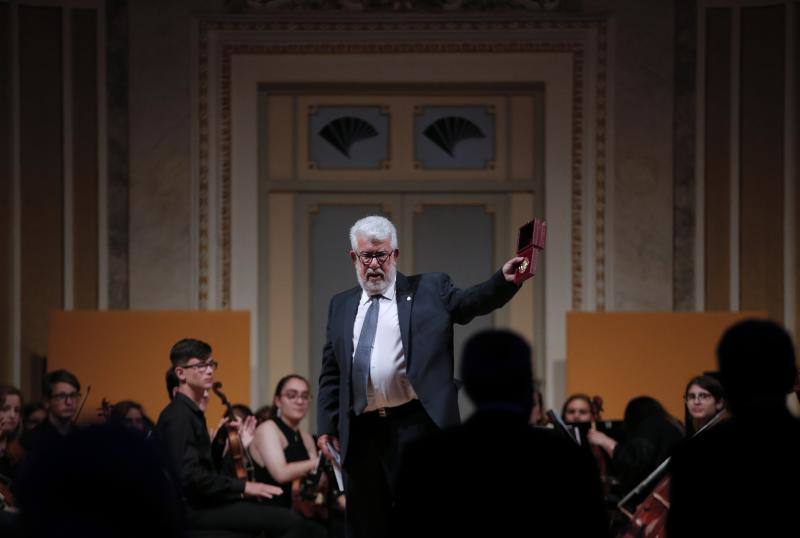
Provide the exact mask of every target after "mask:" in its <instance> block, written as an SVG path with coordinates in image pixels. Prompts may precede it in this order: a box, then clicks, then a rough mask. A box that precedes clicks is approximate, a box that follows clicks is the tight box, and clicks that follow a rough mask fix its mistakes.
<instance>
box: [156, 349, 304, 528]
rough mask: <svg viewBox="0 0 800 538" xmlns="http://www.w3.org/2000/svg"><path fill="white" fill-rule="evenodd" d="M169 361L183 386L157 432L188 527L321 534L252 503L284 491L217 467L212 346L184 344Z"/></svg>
mask: <svg viewBox="0 0 800 538" xmlns="http://www.w3.org/2000/svg"><path fill="white" fill-rule="evenodd" d="M170 361H171V362H172V367H173V369H174V372H175V375H176V376H177V377H178V380H179V383H180V384H179V386H178V391H177V393H176V394H175V397H174V399H173V400H172V402H171V403H170V404H169V405H167V407H166V408H164V410H163V411H162V412H161V415H160V416H159V418H158V423H157V424H156V431H157V432H158V435H159V437H160V438H161V441H162V442H163V443H164V447H165V449H166V451H167V453H168V454H169V456H170V460H171V462H172V465H173V467H174V469H173V471H174V473H175V475H176V478H177V482H178V483H179V484H180V488H181V492H182V494H183V498H184V500H185V505H186V521H187V526H188V527H190V528H193V529H217V530H230V531H236V532H245V533H248V532H252V533H259V532H266V534H267V536H282V537H294V536H297V537H301V536H302V537H311V536H315V535H316V534H317V533H318V532H319V531H318V530H317V529H316V528H315V527H314V526H312V525H311V524H310V522H307V521H305V520H304V519H302V518H301V517H300V516H299V515H297V514H296V513H294V512H291V511H289V510H286V509H285V508H278V507H274V506H265V505H260V504H258V503H256V502H253V501H257V500H258V499H262V498H266V499H269V498H272V497H273V496H274V495H280V494H281V493H282V490H281V489H280V488H278V487H275V486H271V485H268V484H262V483H260V482H250V481H245V480H239V479H237V478H234V477H231V476H227V475H224V474H221V473H220V472H219V471H218V470H217V469H216V468H215V466H214V463H213V460H212V456H211V440H210V438H209V435H208V430H207V428H206V422H205V416H204V414H203V411H202V407H203V406H202V405H201V404H202V402H203V397H204V394H207V391H208V390H209V389H211V386H212V385H213V383H214V371H215V370H216V368H217V362H216V361H214V360H213V358H212V357H211V346H209V345H208V344H206V343H205V342H202V341H200V340H194V339H183V340H180V341H179V342H177V343H176V344H175V345H174V346H173V347H172V351H171V352H170Z"/></svg>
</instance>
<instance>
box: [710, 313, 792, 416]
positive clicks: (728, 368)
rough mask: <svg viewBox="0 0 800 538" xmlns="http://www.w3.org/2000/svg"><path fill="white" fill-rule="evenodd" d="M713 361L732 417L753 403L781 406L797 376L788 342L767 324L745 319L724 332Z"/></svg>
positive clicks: (784, 334) (786, 336)
mask: <svg viewBox="0 0 800 538" xmlns="http://www.w3.org/2000/svg"><path fill="white" fill-rule="evenodd" d="M717 360H718V361H719V372H720V378H721V379H722V385H723V387H724V388H725V393H726V394H727V396H728V403H729V405H730V407H731V409H732V410H733V412H734V413H736V411H737V409H741V408H742V407H747V406H748V405H749V404H751V403H753V402H758V401H760V402H766V401H771V402H775V403H778V402H784V400H785V397H786V394H787V393H788V392H790V391H791V390H792V386H793V385H794V380H795V376H796V374H797V366H796V365H795V356H794V347H793V345H792V339H791V337H790V336H789V333H787V332H786V330H785V329H784V328H783V327H781V326H780V325H778V324H777V323H775V322H774V321H770V320H762V319H748V320H745V321H741V322H739V323H737V324H735V325H733V326H732V327H730V328H728V330H727V331H725V333H724V334H723V335H722V339H721V340H720V341H719V345H717Z"/></svg>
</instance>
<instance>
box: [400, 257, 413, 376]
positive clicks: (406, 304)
mask: <svg viewBox="0 0 800 538" xmlns="http://www.w3.org/2000/svg"><path fill="white" fill-rule="evenodd" d="M395 301H397V318H398V321H399V322H400V338H401V339H402V341H403V353H404V354H405V356H406V368H408V367H409V358H410V357H409V353H408V335H409V332H410V330H411V303H413V302H414V293H413V290H412V289H411V286H410V285H409V282H408V279H407V278H406V276H405V275H404V274H402V273H400V272H398V273H397V283H396V285H395Z"/></svg>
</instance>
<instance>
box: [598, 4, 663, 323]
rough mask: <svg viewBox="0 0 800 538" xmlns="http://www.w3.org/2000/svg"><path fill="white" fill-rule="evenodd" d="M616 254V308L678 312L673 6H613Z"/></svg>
mask: <svg viewBox="0 0 800 538" xmlns="http://www.w3.org/2000/svg"><path fill="white" fill-rule="evenodd" d="M613 8H614V11H615V42H614V54H615V59H614V62H615V69H614V73H613V78H614V110H615V112H614V132H615V139H614V145H615V150H614V157H615V174H614V177H613V178H611V183H612V185H611V188H613V200H614V202H613V206H614V210H613V214H612V215H611V218H612V219H613V230H614V232H613V233H614V237H613V240H612V243H613V251H612V254H611V258H612V267H611V268H610V271H611V273H612V279H613V282H614V296H613V298H612V300H611V304H610V305H609V309H616V310H671V309H672V304H673V302H672V293H673V280H672V263H673V255H672V248H673V189H672V187H673V163H672V119H673V116H672V110H673V87H674V83H673V77H674V72H673V57H674V52H673V51H674V39H673V33H674V28H673V20H674V19H673V17H674V14H673V6H672V3H671V2H655V1H648V2H640V1H637V0H629V1H619V2H613Z"/></svg>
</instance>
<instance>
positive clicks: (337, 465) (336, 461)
mask: <svg viewBox="0 0 800 538" xmlns="http://www.w3.org/2000/svg"><path fill="white" fill-rule="evenodd" d="M326 445H327V446H328V451H330V453H331V456H333V474H334V475H336V485H337V486H339V491H344V481H343V480H342V456H341V454H339V451H338V450H336V449H335V448H333V445H332V444H331V443H330V442H328V443H326Z"/></svg>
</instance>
